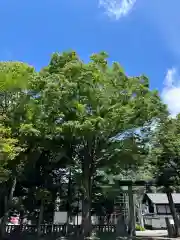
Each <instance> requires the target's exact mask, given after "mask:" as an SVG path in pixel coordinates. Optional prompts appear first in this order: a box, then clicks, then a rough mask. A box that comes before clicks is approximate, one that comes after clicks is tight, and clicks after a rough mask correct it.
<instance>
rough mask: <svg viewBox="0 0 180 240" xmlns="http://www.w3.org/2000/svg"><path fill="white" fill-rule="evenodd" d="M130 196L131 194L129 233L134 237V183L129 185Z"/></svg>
mask: <svg viewBox="0 0 180 240" xmlns="http://www.w3.org/2000/svg"><path fill="white" fill-rule="evenodd" d="M128 196H129V235H130V237H134V236H136V220H135V208H134V198H133V190H132V185H129V186H128Z"/></svg>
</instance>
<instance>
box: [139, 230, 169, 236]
mask: <svg viewBox="0 0 180 240" xmlns="http://www.w3.org/2000/svg"><path fill="white" fill-rule="evenodd" d="M136 236H137V237H167V236H168V233H167V230H145V231H136Z"/></svg>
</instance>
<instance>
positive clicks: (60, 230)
mask: <svg viewBox="0 0 180 240" xmlns="http://www.w3.org/2000/svg"><path fill="white" fill-rule="evenodd" d="M80 228H81V226H80V225H69V226H68V227H67V225H48V224H43V225H41V226H40V231H41V233H42V234H43V235H49V234H58V235H66V234H67V232H71V233H76V232H80ZM92 228H93V230H94V231H96V232H115V231H116V226H115V225H100V224H98V225H92ZM37 231H38V228H37V225H6V233H7V234H12V233H13V232H19V233H29V234H36V233H37Z"/></svg>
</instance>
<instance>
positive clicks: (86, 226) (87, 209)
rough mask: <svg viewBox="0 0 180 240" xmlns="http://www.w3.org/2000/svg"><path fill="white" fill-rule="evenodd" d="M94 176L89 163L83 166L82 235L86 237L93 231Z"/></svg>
mask: <svg viewBox="0 0 180 240" xmlns="http://www.w3.org/2000/svg"><path fill="white" fill-rule="evenodd" d="M91 179H92V176H91V170H90V165H89V164H88V161H87V162H85V164H84V166H83V186H84V192H83V199H82V233H83V236H84V237H89V236H90V234H91V230H92V225H91V188H92V180H91Z"/></svg>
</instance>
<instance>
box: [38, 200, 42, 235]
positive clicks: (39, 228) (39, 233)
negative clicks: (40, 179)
mask: <svg viewBox="0 0 180 240" xmlns="http://www.w3.org/2000/svg"><path fill="white" fill-rule="evenodd" d="M43 213H44V204H43V200H41V206H40V212H39V218H38V229H37V234H38V237H40V236H41V223H42V220H43Z"/></svg>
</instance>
